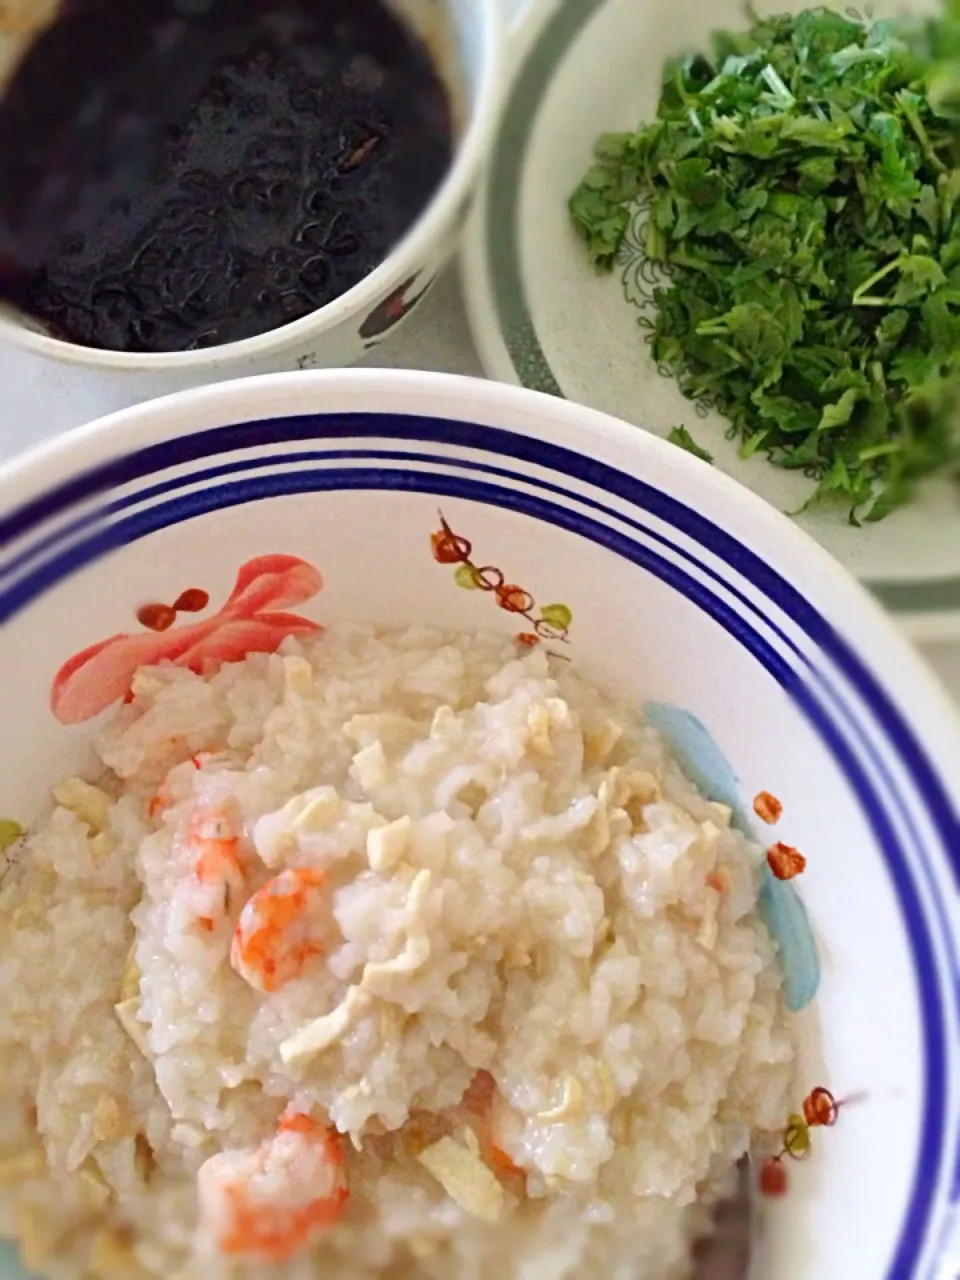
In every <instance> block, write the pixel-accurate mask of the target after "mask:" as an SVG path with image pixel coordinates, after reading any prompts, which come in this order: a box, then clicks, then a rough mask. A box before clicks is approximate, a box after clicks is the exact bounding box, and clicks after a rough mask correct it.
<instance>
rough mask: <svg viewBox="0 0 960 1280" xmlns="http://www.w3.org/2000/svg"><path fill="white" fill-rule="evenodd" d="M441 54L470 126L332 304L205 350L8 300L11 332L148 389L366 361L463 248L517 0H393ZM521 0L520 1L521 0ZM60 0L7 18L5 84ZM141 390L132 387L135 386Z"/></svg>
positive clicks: (41, 351) (13, 11) (23, 2)
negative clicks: (371, 266)
mask: <svg viewBox="0 0 960 1280" xmlns="http://www.w3.org/2000/svg"><path fill="white" fill-rule="evenodd" d="M391 3H392V4H394V6H395V7H396V8H397V10H398V11H399V12H400V13H401V14H402V15H403V17H404V18H405V19H407V20H408V21H409V22H410V23H411V25H412V26H413V27H414V28H415V29H416V30H418V31H419V32H420V34H421V35H422V36H423V37H424V38H425V39H426V41H427V43H428V45H429V47H431V48H432V49H433V50H434V51H435V52H436V53H437V55H438V62H439V64H440V66H441V68H442V70H443V71H444V73H445V76H446V78H447V81H448V84H449V85H450V88H451V93H452V96H453V99H454V106H455V118H456V120H457V123H458V124H459V129H458V137H457V143H456V151H455V155H454V160H453V164H452V166H451V168H450V171H449V172H448V174H447V177H446V179H445V180H444V182H443V184H442V185H441V187H440V188H439V189H438V190H437V191H436V192H435V194H434V196H433V198H432V199H431V200H430V202H429V203H428V205H427V206H426V208H425V209H424V211H423V213H422V214H421V215H420V217H419V218H418V220H417V221H416V223H415V224H414V225H413V227H412V228H411V230H410V231H409V232H408V233H407V235H406V236H405V237H404V238H403V240H401V242H400V243H399V244H398V245H397V246H396V247H395V248H394V249H393V250H392V252H391V253H390V254H389V255H388V256H387V258H386V259H385V260H384V261H383V262H382V263H381V264H380V266H378V267H377V268H376V269H375V270H374V271H372V272H371V273H370V274H369V275H368V276H366V277H365V278H364V279H363V280H361V281H360V283H359V284H357V285H355V286H354V288H352V289H350V290H349V291H348V292H347V293H345V294H343V295H342V296H341V297H339V298H336V299H335V300H334V301H333V302H330V303H328V304H327V306H325V307H321V308H320V309H319V310H317V311H314V312H311V313H310V314H309V315H306V316H303V317H302V318H301V319H299V320H295V321H293V322H292V323H290V324H286V325H283V326H281V327H280V328H277V329H271V330H269V331H267V332H266V333H262V334H258V335H257V336H256V337H252V338H245V339H244V340H243V341H241V342H231V343H226V344H224V345H222V346H217V347H209V348H206V349H203V350H199V351H176V352H162V353H141V352H123V351H106V350H100V349H98V348H94V347H85V346H80V345H78V344H76V343H72V342H65V341H63V340H62V339H60V338H55V337H52V336H51V335H50V334H49V333H47V332H45V330H44V329H43V328H42V326H40V325H38V324H37V323H36V322H35V321H33V320H32V319H31V318H30V317H28V316H24V315H23V314H21V313H19V312H17V311H15V310H13V309H11V308H4V307H0V340H6V341H8V342H11V343H15V344H16V345H17V346H19V347H21V348H23V349H25V350H27V351H30V352H33V353H35V354H38V355H41V356H46V357H48V358H50V359H53V360H58V361H61V362H63V363H66V364H70V365H73V366H79V367H82V368H85V369H87V370H89V371H90V372H91V373H99V374H101V375H102V374H107V373H110V372H113V373H115V374H124V375H129V376H131V377H133V378H134V379H135V380H136V383H137V384H142V386H140V385H138V386H137V387H136V390H137V391H139V392H140V393H141V395H140V396H138V397H137V398H141V396H142V398H146V397H147V396H152V395H155V394H158V393H160V392H163V391H174V390H177V389H179V388H184V387H189V386H196V385H199V384H202V383H206V382H216V381H220V380H221V379H224V378H235V377H238V376H241V375H247V374H255V373H268V372H279V371H283V370H289V369H306V368H334V367H338V366H343V365H349V364H352V363H354V362H355V361H356V360H359V359H360V357H361V356H363V355H364V353H365V352H366V351H368V350H370V349H371V348H372V347H375V346H376V345H378V343H379V342H381V341H382V340H383V338H384V337H385V336H386V334H387V333H388V332H390V331H392V330H393V329H394V328H395V327H396V326H397V325H398V324H400V323H401V322H402V321H403V320H405V319H406V317H407V316H408V315H409V314H410V313H411V312H412V311H413V310H414V308H415V307H416V305H417V304H418V303H419V302H420V300H421V299H422V297H423V296H424V295H425V293H426V292H427V291H428V290H429V288H430V285H431V284H432V283H433V281H434V279H435V278H436V276H437V274H438V272H439V271H440V269H441V267H442V266H443V265H444V263H445V261H446V260H447V258H448V257H449V256H450V254H451V252H452V250H453V248H454V247H455V243H456V237H457V232H458V231H459V228H460V225H461V223H462V221H463V218H464V215H465V213H466V210H467V207H468V205H469V202H470V199H471V197H472V194H473V191H474V188H475V186H476V182H477V179H478V177H479V175H480V171H481V168H482V165H483V162H484V160H485V159H486V156H487V153H488V150H489V145H490V140H491V136H492V133H493V128H494V124H495V121H496V116H497V110H498V107H499V103H500V95H501V89H502V81H503V74H504V62H505V56H504V55H505V42H506V31H507V26H508V21H507V17H506V12H505V11H506V10H507V9H508V6H509V5H510V4H511V0H391ZM513 3H515V0H513ZM56 9H57V0H14V4H13V5H12V7H11V8H10V9H9V10H5V13H4V15H3V16H2V17H0V85H2V84H3V83H5V82H6V80H7V79H8V78H9V75H10V73H11V71H12V69H13V68H14V67H15V65H16V63H17V61H18V60H19V57H20V55H21V54H22V52H23V50H24V49H25V48H26V47H28V46H29V44H30V43H31V41H32V40H33V38H34V37H35V35H36V34H37V32H38V31H39V30H40V29H42V28H43V27H45V26H46V25H48V24H49V22H50V20H51V17H52V15H53V13H55V11H56ZM132 389H133V388H131V390H132Z"/></svg>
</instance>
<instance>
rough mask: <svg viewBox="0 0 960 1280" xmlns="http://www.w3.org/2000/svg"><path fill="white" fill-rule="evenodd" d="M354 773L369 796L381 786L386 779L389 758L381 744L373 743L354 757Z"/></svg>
mask: <svg viewBox="0 0 960 1280" xmlns="http://www.w3.org/2000/svg"><path fill="white" fill-rule="evenodd" d="M353 772H354V773H355V775H356V778H357V781H358V782H359V783H360V785H361V787H363V789H364V791H366V792H367V793H368V794H369V792H371V791H373V790H374V789H375V788H376V787H378V786H381V785H382V784H383V782H384V780H385V778H386V772H387V757H386V755H385V754H384V750H383V747H382V745H381V744H380V742H372V743H371V744H370V746H369V747H364V748H363V749H362V750H360V751H358V752H357V754H356V755H355V756H354V757H353Z"/></svg>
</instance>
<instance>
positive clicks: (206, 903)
mask: <svg viewBox="0 0 960 1280" xmlns="http://www.w3.org/2000/svg"><path fill="white" fill-rule="evenodd" d="M187 848H188V849H189V851H190V855H191V857H192V858H193V860H194V861H193V877H194V881H195V885H194V893H193V894H192V897H193V899H194V900H195V902H196V906H197V912H196V917H197V920H198V921H199V922H200V924H201V925H202V926H203V928H205V929H208V930H210V931H211V932H212V931H213V929H214V928H215V927H216V923H217V921H218V920H219V919H222V917H223V916H225V915H226V914H227V912H228V911H229V910H230V906H231V903H232V901H233V897H234V894H235V893H239V892H240V891H241V890H242V889H243V887H244V884H245V882H246V873H245V870H244V866H243V862H242V860H241V857H240V832H239V828H238V824H237V823H236V821H235V819H234V817H233V815H232V814H231V812H230V810H229V808H228V807H227V806H226V805H224V804H204V803H202V802H201V803H200V804H198V805H197V807H196V808H195V809H194V811H193V813H192V814H191V815H190V818H189V819H188V821H187Z"/></svg>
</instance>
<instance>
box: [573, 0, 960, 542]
mask: <svg viewBox="0 0 960 1280" xmlns="http://www.w3.org/2000/svg"><path fill="white" fill-rule="evenodd" d="M752 20H753V26H752V27H751V29H750V30H749V32H746V33H742V34H733V33H729V32H724V33H720V34H717V35H715V36H714V38H713V54H712V57H711V58H707V57H703V56H691V57H686V58H682V59H678V60H675V61H672V62H670V63H668V65H667V67H666V68H665V72H664V82H663V89H662V95H661V99H660V105H659V108H658V113H657V116H658V118H657V122H656V123H654V124H650V125H647V126H642V127H641V128H639V129H638V130H637V132H636V133H622V134H609V135H606V136H604V137H602V138H601V139H600V140H599V142H598V143H597V148H596V157H597V160H596V163H595V164H594V166H593V167H592V169H591V170H590V172H589V173H588V174H587V176H586V178H585V179H584V181H583V182H582V183H581V185H580V186H579V188H578V189H577V191H576V192H575V193H574V195H573V197H572V198H571V201H570V210H571V213H572V215H573V220H574V224H575V226H576V227H577V229H578V231H579V232H580V234H581V236H582V237H583V239H584V240H585V241H586V243H587V246H588V250H589V253H590V257H591V258H592V260H593V262H594V264H595V265H596V266H597V267H598V268H599V269H602V270H610V269H612V267H613V264H614V261H615V258H616V255H617V252H618V250H619V248H620V245H621V244H622V242H623V239H624V236H625V234H626V231H627V227H628V224H629V221H630V217H631V211H632V208H633V207H634V206H635V204H636V202H637V201H638V200H640V199H641V198H643V197H646V198H647V199H648V200H649V202H650V217H649V221H648V223H647V227H646V251H647V253H648V255H649V257H650V258H651V259H654V260H656V261H658V262H661V263H663V264H664V266H665V267H666V269H667V270H668V272H669V274H670V277H671V287H670V288H667V289H662V290H658V291H657V293H656V297H655V302H656V312H657V314H656V318H655V321H654V340H653V356H654V358H655V359H656V361H657V363H658V364H659V365H661V366H665V367H666V368H668V369H669V370H670V371H671V373H672V374H673V375H674V376H675V377H676V378H677V379H678V381H679V384H680V387H681V389H682V390H683V392H684V394H685V395H687V396H689V397H690V398H691V399H695V400H701V399H706V400H708V401H711V402H712V403H714V404H715V405H716V407H717V408H718V409H719V410H720V411H721V412H722V413H724V414H725V415H726V416H727V417H728V418H729V419H730V422H731V423H732V427H731V431H730V434H731V436H732V437H734V438H737V439H739V440H740V441H741V453H742V455H743V456H749V455H750V454H753V453H755V452H757V451H760V452H763V453H765V454H766V455H767V456H768V457H769V458H770V459H771V460H772V461H773V462H774V463H776V464H778V465H779V466H782V467H787V468H792V469H798V470H802V471H803V472H805V473H806V474H807V475H808V476H810V477H811V478H812V479H815V480H816V481H817V486H816V490H815V492H814V494H813V496H812V497H811V499H810V503H808V504H807V505H810V504H812V503H814V502H818V501H821V500H823V499H825V498H828V497H836V498H840V499H842V500H844V501H845V502H846V503H847V504H848V505H849V508H850V518H851V521H852V522H854V523H858V522H859V520H860V519H867V520H878V519H881V518H882V517H883V516H885V515H887V514H888V513H889V512H890V511H892V510H893V509H894V508H896V507H898V506H900V505H901V504H902V503H903V502H905V501H907V500H908V499H909V497H910V496H911V494H912V492H913V488H914V483H915V481H916V480H918V479H919V478H920V477H923V476H926V475H929V474H930V473H932V472H934V471H938V470H940V469H942V468H944V467H948V466H950V465H951V464H954V463H956V462H957V460H958V458H960V428H958V425H957V418H958V413H960V0H951V4H950V6H949V8H948V9H947V10H946V11H945V12H944V14H943V16H942V17H940V18H939V19H937V20H935V21H929V22H927V23H922V24H921V23H913V24H900V25H893V24H890V23H883V22H876V23H872V22H868V23H864V22H860V21H857V20H856V19H853V18H850V17H846V16H843V15H841V14H839V13H835V12H832V11H830V10H827V9H812V10H809V11H806V12H804V13H800V14H797V15H796V16H795V17H789V16H787V17H777V18H771V19H768V20H763V21H760V20H756V19H755V18H754V19H752ZM676 443H680V441H679V440H678V441H676ZM685 447H687V446H685Z"/></svg>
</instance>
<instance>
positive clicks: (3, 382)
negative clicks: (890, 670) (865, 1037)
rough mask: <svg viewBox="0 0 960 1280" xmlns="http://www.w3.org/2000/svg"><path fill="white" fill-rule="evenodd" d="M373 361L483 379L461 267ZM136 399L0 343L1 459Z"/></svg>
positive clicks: (936, 654) (948, 652)
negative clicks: (464, 298) (466, 309)
mask: <svg viewBox="0 0 960 1280" xmlns="http://www.w3.org/2000/svg"><path fill="white" fill-rule="evenodd" d="M364 363H366V364H371V365H381V366H388V367H391V368H409V369H432V370H440V371H444V372H448V373H464V374H473V375H478V376H482V374H483V370H482V369H481V366H480V361H479V358H478V356H477V353H476V350H475V348H474V345H473V342H472V340H471V337H470V331H469V328H468V327H467V320H466V316H465V314H464V310H463V303H462V301H461V297H460V290H459V284H458V280H457V277H456V273H455V272H454V271H452V270H451V271H449V272H448V273H447V274H446V276H445V277H444V278H443V279H441V280H440V281H439V282H438V284H437V286H436V288H435V289H434V290H433V292H432V294H431V296H430V297H429V298H427V299H425V301H424V303H423V306H422V307H420V308H418V310H417V312H416V313H415V314H414V315H413V316H411V318H410V320H409V321H408V322H407V324H405V325H404V326H403V327H402V328H401V329H400V330H399V331H398V332H397V333H395V334H394V335H393V336H392V337H391V338H390V339H389V340H388V341H386V342H385V343H384V344H383V345H382V346H380V347H378V348H377V350H376V352H375V353H373V356H372V357H368V358H367V360H366V361H364ZM133 398H134V397H133V396H132V395H131V392H130V390H129V384H128V383H127V382H126V381H125V380H124V379H123V378H122V377H114V376H110V377H92V376H91V375H90V374H88V373H85V372H79V373H78V372H77V371H76V370H74V369H72V368H69V367H68V366H65V365H59V364H55V363H53V362H50V361H45V360H40V359H38V358H37V357H34V356H30V355H27V354H25V353H23V352H21V351H19V350H18V349H16V348H15V347H11V346H8V345H0V463H2V462H3V461H4V460H5V459H6V458H8V457H11V456H13V454H15V453H17V452H19V451H20V450H22V449H25V448H27V447H28V446H29V445H31V444H36V443H37V442H39V441H41V440H44V439H49V438H50V437H52V436H55V435H58V434H59V433H60V432H63V431H67V430H69V429H70V428H71V427H76V426H79V425H80V424H81V423H84V422H89V421H90V420H91V419H93V418H96V417H99V416H100V415H101V414H104V413H109V412H111V411H113V410H115V409H120V408H123V407H125V406H126V405H128V404H130V403H131V401H132V399H133ZM921 652H922V653H923V654H924V656H925V657H926V659H927V660H928V662H929V663H930V664H931V665H932V666H933V667H934V669H935V670H936V671H937V673H938V674H939V676H940V678H941V679H942V680H943V681H944V683H945V684H946V685H947V687H948V689H949V690H950V691H951V693H952V694H953V696H954V697H955V698H956V699H957V700H958V701H960V641H956V642H953V643H946V644H937V645H926V646H924V647H923V648H922V650H921Z"/></svg>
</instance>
